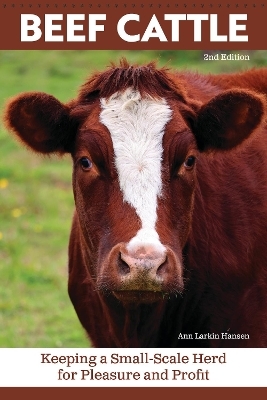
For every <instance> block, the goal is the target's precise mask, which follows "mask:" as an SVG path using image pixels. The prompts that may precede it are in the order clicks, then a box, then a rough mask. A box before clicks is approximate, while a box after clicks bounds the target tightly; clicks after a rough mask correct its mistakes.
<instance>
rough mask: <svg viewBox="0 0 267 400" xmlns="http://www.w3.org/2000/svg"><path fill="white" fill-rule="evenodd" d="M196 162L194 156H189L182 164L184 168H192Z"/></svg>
mask: <svg viewBox="0 0 267 400" xmlns="http://www.w3.org/2000/svg"><path fill="white" fill-rule="evenodd" d="M195 162H196V157H194V156H189V157H187V159H186V160H185V162H184V166H185V168H186V169H192V168H193V166H194V165H195Z"/></svg>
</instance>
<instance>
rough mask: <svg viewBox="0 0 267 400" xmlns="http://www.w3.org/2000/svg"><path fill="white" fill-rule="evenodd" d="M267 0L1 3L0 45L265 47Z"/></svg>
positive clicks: (50, 47) (48, 47)
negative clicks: (266, 3)
mask: <svg viewBox="0 0 267 400" xmlns="http://www.w3.org/2000/svg"><path fill="white" fill-rule="evenodd" d="M266 16H267V5H265V3H264V2H263V1H251V0H243V1H238V0H237V1H235V2H230V1H229V0H228V1H225V0H223V1H220V0H218V1H216V2H214V1H204V0H202V1H199V0H195V1H194V0H192V1H190V2H181V1H177V0H176V1H170V2H165V1H164V2H163V1H160V0H159V1H154V0H150V1H147V0H146V1H131V2H126V1H122V0H118V1H116V2H115V3H114V2H109V1H108V0H107V1H103V0H102V1H101V0H100V1H96V2H95V1H92V2H88V1H85V2H82V1H79V2H75V3H74V2H69V1H56V0H55V1H54V2H51V1H49V0H47V1H42V0H39V1H30V0H29V1H27V2H24V1H23V0H21V1H20V2H16V3H14V2H11V1H2V2H1V3H0V29H1V35H0V49H3V50H5V49H84V50H90V49H98V50H107V49H113V50H116V49H121V50H122V49H125V50H126V49H127V50H128V49H129V50H154V49H157V50H168V49H172V50H175V49H177V50H178V49H188V50H189V49H190V50H191V49H207V50H209V49H215V48H216V49H224V50H227V49H233V50H234V49H238V50H242V49H250V50H255V49H264V48H265V46H266V35H265V34H263V33H262V32H263V30H264V28H265V25H266Z"/></svg>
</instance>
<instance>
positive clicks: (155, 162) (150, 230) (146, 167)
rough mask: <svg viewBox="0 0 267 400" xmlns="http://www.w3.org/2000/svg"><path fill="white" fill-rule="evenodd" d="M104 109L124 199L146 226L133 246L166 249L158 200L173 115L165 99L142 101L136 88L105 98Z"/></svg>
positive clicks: (102, 120)
mask: <svg viewBox="0 0 267 400" xmlns="http://www.w3.org/2000/svg"><path fill="white" fill-rule="evenodd" d="M101 107H102V111H101V113H100V121H101V122H102V123H103V124H104V125H105V126H106V127H107V128H108V130H109V132H110V135H111V139H112V142H113V147H114V153H115V165H116V168H117V172H118V177H119V184H120V189H121V191H122V193H123V199H124V201H126V202H128V203H129V204H130V205H131V206H133V207H134V208H135V210H136V213H137V215H138V216H139V217H140V219H141V223H142V229H141V230H140V231H139V232H138V233H137V235H136V236H135V238H133V239H132V240H131V241H130V243H129V245H130V246H131V242H133V241H134V244H135V245H134V247H135V246H136V245H137V242H140V241H141V242H142V244H145V243H148V244H149V243H151V242H152V243H153V244H155V243H157V244H158V245H160V246H162V245H161V243H160V241H159V238H158V234H157V232H156V231H155V225H156V220H157V198H158V196H160V195H161V191H162V180H161V161H162V153H163V146H162V138H163V135H164V128H165V125H166V124H167V122H168V121H169V120H170V118H171V114H172V111H171V109H170V108H169V106H168V104H167V103H166V101H165V100H164V99H153V98H151V97H149V96H146V97H143V98H141V95H140V93H139V92H138V91H134V90H133V89H132V88H128V89H126V90H125V91H124V92H117V93H115V94H114V95H113V96H111V97H110V98H109V99H104V98H102V99H101ZM139 239H140V240H139ZM152 243H151V244H152ZM132 244H133V243H132ZM162 247H163V246H162Z"/></svg>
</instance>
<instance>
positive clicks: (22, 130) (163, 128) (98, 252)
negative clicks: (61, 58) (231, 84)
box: [5, 64, 264, 302]
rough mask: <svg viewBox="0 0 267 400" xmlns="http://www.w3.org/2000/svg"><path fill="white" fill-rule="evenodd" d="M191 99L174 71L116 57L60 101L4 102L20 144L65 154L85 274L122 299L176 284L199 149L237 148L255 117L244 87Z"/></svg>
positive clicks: (35, 97)
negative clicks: (68, 98) (70, 166)
mask: <svg viewBox="0 0 267 400" xmlns="http://www.w3.org/2000/svg"><path fill="white" fill-rule="evenodd" d="M191 97H192V96H191ZM191 97H190V93H189V89H188V88H186V86H185V83H184V81H183V78H181V79H180V80H179V77H178V76H177V77H176V78H175V77H174V76H173V77H171V76H170V75H169V73H168V72H167V71H166V70H157V69H156V68H155V67H154V66H153V65H152V64H150V65H148V66H145V67H130V66H129V65H126V64H124V65H121V67H120V68H115V67H112V68H110V69H109V70H107V71H105V72H104V73H102V74H95V75H94V76H93V77H92V78H91V79H90V80H89V81H88V82H87V83H86V84H85V85H84V86H83V87H82V89H81V91H80V93H79V96H78V98H77V99H76V100H73V101H71V102H69V103H68V104H62V103H61V102H59V101H58V100H56V99H55V98H54V97H53V96H50V95H47V94H44V93H23V94H21V95H19V96H17V97H15V98H14V99H12V100H11V101H10V102H9V104H8V106H7V109H6V113H5V119H6V123H7V126H8V128H9V129H11V130H12V131H13V132H14V133H15V134H16V135H17V136H18V138H19V139H20V140H21V141H22V142H23V143H25V144H26V145H27V146H29V147H30V148H32V149H33V150H35V151H36V152H40V153H44V154H48V153H61V154H62V153H71V155H72V158H73V165H74V167H73V189H74V197H75V202H76V209H77V215H78V219H79V224H80V229H81V231H82V236H83V243H85V247H86V253H87V254H88V265H86V267H87V270H88V274H89V275H90V279H91V280H92V281H93V282H94V285H95V288H96V289H97V290H99V291H100V292H108V293H113V295H115V296H116V297H117V298H118V299H120V300H121V301H123V302H151V301H155V300H157V299H159V298H162V294H165V293H167V294H168V295H170V294H176V295H177V293H180V292H182V291H183V286H184V279H183V275H184V273H183V249H184V248H185V246H186V243H187V240H188V237H189V235H190V229H191V219H192V211H193V207H194V192H195V186H196V181H197V168H198V166H197V159H198V157H199V154H200V153H202V154H204V153H205V152H211V151H213V152H216V151H221V152H223V151H228V150H230V149H232V148H233V147H235V146H237V145H239V144H240V143H241V142H242V141H243V140H244V139H246V138H247V137H248V136H249V135H250V134H251V132H252V131H253V130H255V129H256V128H257V127H258V125H259V124H260V123H261V120H262V118H263V115H264V101H263V99H262V98H261V96H260V95H258V94H255V93H253V92H248V91H244V90H230V91H224V92H220V93H218V94H217V95H215V96H214V97H213V98H211V99H210V100H209V101H207V102H205V103H202V102H201V101H195V100H194V99H192V98H191ZM89 260H90V261H89ZM77 267H78V266H77Z"/></svg>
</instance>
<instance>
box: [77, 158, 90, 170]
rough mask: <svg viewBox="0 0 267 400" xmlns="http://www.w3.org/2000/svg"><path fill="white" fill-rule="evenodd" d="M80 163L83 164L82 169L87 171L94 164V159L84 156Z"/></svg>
mask: <svg viewBox="0 0 267 400" xmlns="http://www.w3.org/2000/svg"><path fill="white" fill-rule="evenodd" d="M80 164H81V166H82V169H84V170H85V171H88V170H89V169H90V168H92V166H93V163H92V161H91V160H89V158H87V157H82V158H81V159H80Z"/></svg>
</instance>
